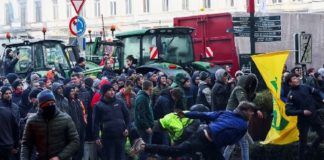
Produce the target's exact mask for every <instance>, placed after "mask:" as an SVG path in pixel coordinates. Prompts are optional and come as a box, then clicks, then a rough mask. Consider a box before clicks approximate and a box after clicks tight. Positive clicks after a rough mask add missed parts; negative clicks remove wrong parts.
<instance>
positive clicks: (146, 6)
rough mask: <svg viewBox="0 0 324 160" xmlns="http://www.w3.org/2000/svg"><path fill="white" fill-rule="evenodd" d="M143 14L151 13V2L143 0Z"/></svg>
mask: <svg viewBox="0 0 324 160" xmlns="http://www.w3.org/2000/svg"><path fill="white" fill-rule="evenodd" d="M143 12H144V13H149V12H150V0H143Z"/></svg>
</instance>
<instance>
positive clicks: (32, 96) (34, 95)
mask: <svg viewBox="0 0 324 160" xmlns="http://www.w3.org/2000/svg"><path fill="white" fill-rule="evenodd" d="M40 92H42V90H41V89H33V90H32V91H31V92H30V93H29V98H30V99H32V98H37V95H38V94H39V93H40Z"/></svg>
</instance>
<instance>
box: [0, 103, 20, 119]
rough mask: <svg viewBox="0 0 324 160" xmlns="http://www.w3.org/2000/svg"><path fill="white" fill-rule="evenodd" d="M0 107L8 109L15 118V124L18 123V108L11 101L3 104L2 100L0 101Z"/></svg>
mask: <svg viewBox="0 0 324 160" xmlns="http://www.w3.org/2000/svg"><path fill="white" fill-rule="evenodd" d="M0 107H5V108H8V109H10V111H11V112H12V114H13V115H14V116H15V119H16V122H17V123H19V120H20V113H19V107H18V106H17V105H16V104H15V103H12V101H10V102H5V101H4V100H0Z"/></svg>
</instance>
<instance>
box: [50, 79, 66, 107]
mask: <svg viewBox="0 0 324 160" xmlns="http://www.w3.org/2000/svg"><path fill="white" fill-rule="evenodd" d="M59 87H63V84H60V83H53V85H52V91H53V93H54V96H55V100H56V106H57V108H58V109H60V111H62V112H67V110H68V108H69V102H68V99H67V98H65V97H64V95H60V94H58V93H57V89H58V88H59ZM62 89H63V88H62Z"/></svg>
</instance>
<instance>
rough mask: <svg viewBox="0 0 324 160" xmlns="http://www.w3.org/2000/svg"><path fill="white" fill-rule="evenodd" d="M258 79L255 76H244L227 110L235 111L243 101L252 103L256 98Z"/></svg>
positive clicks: (232, 95) (235, 89)
mask: <svg viewBox="0 0 324 160" xmlns="http://www.w3.org/2000/svg"><path fill="white" fill-rule="evenodd" d="M257 86H258V79H257V77H256V76H255V74H249V75H243V76H241V77H240V78H239V80H238V82H237V86H236V87H235V88H234V89H233V91H232V93H231V95H230V97H229V99H228V103H227V106H226V110H229V111H234V109H235V108H236V107H237V106H238V104H239V103H240V102H241V101H250V102H252V101H253V99H254V98H255V96H256V88H257Z"/></svg>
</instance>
